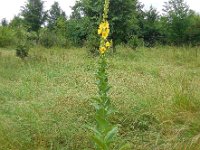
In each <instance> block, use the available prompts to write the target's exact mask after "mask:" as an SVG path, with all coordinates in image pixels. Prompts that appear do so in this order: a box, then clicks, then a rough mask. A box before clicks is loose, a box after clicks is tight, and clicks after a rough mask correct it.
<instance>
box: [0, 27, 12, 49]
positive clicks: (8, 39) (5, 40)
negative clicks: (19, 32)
mask: <svg viewBox="0 0 200 150" xmlns="http://www.w3.org/2000/svg"><path fill="white" fill-rule="evenodd" d="M14 41H15V36H14V31H13V30H12V29H10V28H9V27H0V47H6V46H10V45H13V44H14Z"/></svg>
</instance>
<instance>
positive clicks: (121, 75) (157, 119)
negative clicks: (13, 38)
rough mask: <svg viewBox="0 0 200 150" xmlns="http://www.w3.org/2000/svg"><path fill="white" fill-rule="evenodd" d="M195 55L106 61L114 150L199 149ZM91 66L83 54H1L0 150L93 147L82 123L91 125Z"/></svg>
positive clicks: (132, 55)
mask: <svg viewBox="0 0 200 150" xmlns="http://www.w3.org/2000/svg"><path fill="white" fill-rule="evenodd" d="M196 52H197V53H196ZM198 53H199V50H198V49H197V48H190V49H187V48H175V47H160V48H153V49H143V48H141V49H139V50H137V51H131V50H130V49H127V48H122V47H119V50H118V52H117V54H115V55H113V56H109V60H108V61H109V81H110V84H111V85H112V89H111V93H110V95H111V97H112V101H113V104H114V105H115V108H116V109H117V110H118V113H116V115H115V116H113V118H112V121H113V122H115V123H117V124H119V125H120V132H119V136H118V138H117V142H116V144H115V147H116V148H117V147H118V145H120V144H123V143H128V144H129V148H127V149H130V150H132V149H137V150H144V149H145V150H152V149H155V150H165V149H166V150H170V149H172V150H174V149H175V150H183V149H185V150H198V149H199V144H200V135H199V134H200V55H197V54H198ZM199 54H200V53H199ZM96 65H97V58H93V57H89V55H88V54H87V53H86V50H85V49H69V50H65V49H57V48H55V49H44V48H41V47H38V48H34V49H32V50H31V55H30V57H29V58H28V59H27V60H25V61H21V60H20V59H18V58H16V57H15V56H14V52H13V51H12V50H10V51H9V50H0V149H4V150H6V149H12V150H17V149H19V150H27V149H34V150H35V149H38V150H43V149H44V150H46V149H67V150H80V149H92V143H91V142H90V138H89V136H90V135H89V133H88V131H87V130H86V129H85V127H84V126H85V125H87V124H93V123H94V119H93V118H94V116H93V115H94V112H93V111H94V110H93V108H92V107H91V106H90V101H91V97H93V96H95V94H96V91H97V89H96V86H95V78H94V77H95V76H94V72H95V70H96V68H97V66H96Z"/></svg>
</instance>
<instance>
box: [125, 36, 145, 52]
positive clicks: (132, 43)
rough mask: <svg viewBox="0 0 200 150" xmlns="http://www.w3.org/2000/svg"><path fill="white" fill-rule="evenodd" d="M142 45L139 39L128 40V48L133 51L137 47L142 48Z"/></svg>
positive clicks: (142, 42) (141, 40) (135, 37)
mask: <svg viewBox="0 0 200 150" xmlns="http://www.w3.org/2000/svg"><path fill="white" fill-rule="evenodd" d="M143 45H144V41H143V39H140V38H138V37H137V36H132V37H131V38H130V39H129V40H128V46H129V47H130V48H132V49H133V50H135V49H136V48H137V47H140V46H143Z"/></svg>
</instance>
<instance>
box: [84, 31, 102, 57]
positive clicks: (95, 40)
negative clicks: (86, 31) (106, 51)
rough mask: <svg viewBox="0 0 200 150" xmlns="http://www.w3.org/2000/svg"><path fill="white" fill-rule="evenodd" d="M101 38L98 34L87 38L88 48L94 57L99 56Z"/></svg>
mask: <svg viewBox="0 0 200 150" xmlns="http://www.w3.org/2000/svg"><path fill="white" fill-rule="evenodd" d="M99 43H100V38H99V37H98V35H96V34H90V35H89V36H88V38H87V42H86V47H87V49H88V50H89V52H90V53H92V54H93V55H98V54H99Z"/></svg>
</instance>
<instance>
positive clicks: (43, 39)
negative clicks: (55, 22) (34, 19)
mask: <svg viewBox="0 0 200 150" xmlns="http://www.w3.org/2000/svg"><path fill="white" fill-rule="evenodd" d="M56 41H57V38H56V35H55V33H54V32H53V31H51V32H50V31H49V30H48V29H42V30H41V31H40V38H39V43H40V44H41V45H42V46H44V47H46V48H50V47H53V46H55V44H56Z"/></svg>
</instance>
